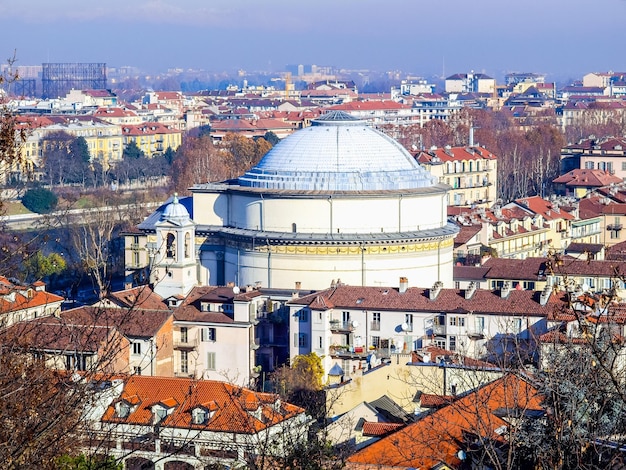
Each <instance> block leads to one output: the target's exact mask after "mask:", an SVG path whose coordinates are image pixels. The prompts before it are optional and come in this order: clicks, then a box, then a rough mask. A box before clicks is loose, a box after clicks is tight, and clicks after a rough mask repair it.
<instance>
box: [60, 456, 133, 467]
mask: <svg viewBox="0 0 626 470" xmlns="http://www.w3.org/2000/svg"><path fill="white" fill-rule="evenodd" d="M56 464H57V469H58V470H122V469H123V468H124V464H123V463H121V462H118V461H117V460H116V459H115V458H114V457H113V456H110V455H109V456H106V457H105V456H101V455H93V456H89V457H87V456H85V454H80V455H75V456H72V455H62V456H61V457H59V458H58V459H57V461H56Z"/></svg>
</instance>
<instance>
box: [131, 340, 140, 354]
mask: <svg viewBox="0 0 626 470" xmlns="http://www.w3.org/2000/svg"><path fill="white" fill-rule="evenodd" d="M133 354H135V355H136V354H141V343H136V342H133Z"/></svg>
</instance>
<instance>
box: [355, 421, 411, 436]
mask: <svg viewBox="0 0 626 470" xmlns="http://www.w3.org/2000/svg"><path fill="white" fill-rule="evenodd" d="M404 426H405V425H404V424H400V423H372V422H370V421H365V422H364V423H363V435H364V436H384V435H386V434H389V433H390V432H393V431H397V430H398V429H401V428H403V427H404Z"/></svg>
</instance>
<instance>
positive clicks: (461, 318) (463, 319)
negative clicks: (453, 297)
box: [459, 317, 465, 326]
mask: <svg viewBox="0 0 626 470" xmlns="http://www.w3.org/2000/svg"><path fill="white" fill-rule="evenodd" d="M459 326H465V317H459Z"/></svg>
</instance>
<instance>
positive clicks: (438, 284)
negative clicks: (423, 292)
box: [428, 281, 443, 300]
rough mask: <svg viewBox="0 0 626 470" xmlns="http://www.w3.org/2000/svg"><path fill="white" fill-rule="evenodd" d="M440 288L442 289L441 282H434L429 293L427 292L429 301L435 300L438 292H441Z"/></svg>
mask: <svg viewBox="0 0 626 470" xmlns="http://www.w3.org/2000/svg"><path fill="white" fill-rule="evenodd" d="M442 288H443V282H441V281H437V282H435V283H434V284H433V286H432V287H431V289H430V291H428V298H429V299H430V300H435V299H436V298H437V296H438V295H439V292H441V289H442Z"/></svg>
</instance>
